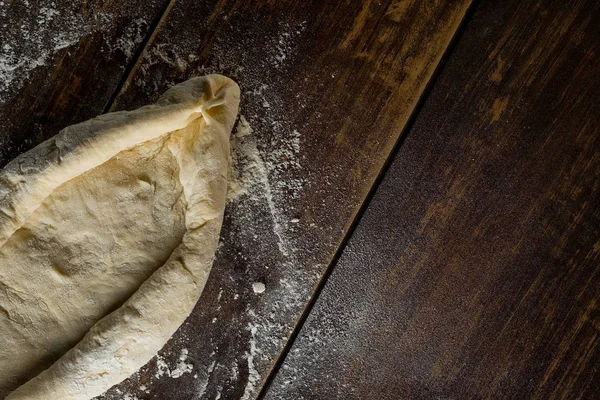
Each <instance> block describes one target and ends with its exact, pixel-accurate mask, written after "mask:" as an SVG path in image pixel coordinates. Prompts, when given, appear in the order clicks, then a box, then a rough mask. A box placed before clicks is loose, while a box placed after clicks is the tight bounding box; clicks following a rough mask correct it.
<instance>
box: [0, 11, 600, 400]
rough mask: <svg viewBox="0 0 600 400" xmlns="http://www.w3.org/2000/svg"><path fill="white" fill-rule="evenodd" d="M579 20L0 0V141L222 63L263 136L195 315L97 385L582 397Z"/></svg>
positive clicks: (585, 173)
mask: <svg viewBox="0 0 600 400" xmlns="http://www.w3.org/2000/svg"><path fill="white" fill-rule="evenodd" d="M599 21H600V6H599V5H598V3H597V2H594V1H591V0H586V1H578V2H572V3H571V2H570V3H569V4H565V3H564V2H560V1H543V2H542V1H533V0H525V1H516V0H515V1H506V2H493V1H491V0H490V1H485V0H482V1H479V2H473V1H470V0H455V1H446V2H440V1H417V0H404V1H367V0H365V1H338V0H331V1H327V2H321V1H293V0H281V1H257V2H239V1H233V0H231V1H229V0H201V1H199V0H178V1H166V0H154V1H151V2H148V1H139V0H128V1H126V2H111V1H107V0H104V1H101V0H98V1H93V2H90V1H74V2H73V1H71V2H68V1H65V0H57V1H55V2H54V3H52V4H51V6H48V4H47V2H41V1H39V0H29V2H16V1H10V0H4V3H2V5H0V38H1V39H0V122H1V126H3V127H4V129H3V130H2V132H0V143H2V146H1V148H0V158H1V162H2V163H3V164H5V163H6V162H8V161H9V160H10V159H11V158H13V157H14V156H16V155H17V154H19V153H20V152H22V151H24V150H26V149H28V148H31V147H33V146H35V145H36V144H38V143H40V142H41V141H43V140H45V139H46V138H48V137H50V136H52V135H54V134H56V133H57V132H58V131H59V130H60V129H61V128H63V127H65V126H68V125H70V124H72V123H75V122H79V121H83V120H85V119H88V118H90V117H92V116H94V115H97V114H99V113H102V112H106V111H109V110H122V109H133V108H136V107H139V106H142V105H145V104H148V103H150V102H152V101H154V100H156V98H157V97H158V96H159V95H160V94H161V93H162V92H163V91H164V90H165V89H166V88H168V87H169V86H171V85H173V84H175V83H178V82H181V81H183V80H185V79H188V78H189V77H192V76H196V75H203V74H207V73H223V74H226V75H229V76H232V77H233V78H234V79H236V80H237V81H238V82H239V84H240V87H241V88H242V93H243V95H242V104H241V110H240V113H241V114H242V115H244V117H245V119H246V120H247V121H248V123H249V125H250V126H251V128H252V131H253V133H252V135H250V136H249V137H246V138H241V139H236V140H237V142H236V144H237V145H238V146H239V149H247V148H248V146H250V147H252V146H254V147H253V148H255V149H256V150H258V152H259V153H260V159H259V160H258V161H259V164H260V168H261V171H262V175H260V174H259V175H260V177H259V178H260V179H256V177H255V179H254V181H251V184H250V185H249V186H248V193H247V194H245V195H242V196H240V197H238V198H237V199H236V200H233V201H232V202H230V203H229V204H228V206H227V210H226V218H225V223H224V226H223V231H222V235H221V236H222V237H221V246H220V248H219V251H218V254H217V258H216V262H215V265H214V267H213V271H212V273H211V277H210V279H209V282H208V284H207V287H206V289H205V292H204V293H203V295H202V298H201V300H200V302H199V303H198V305H197V307H196V309H195V311H194V312H193V314H192V316H191V317H190V318H189V319H188V321H187V322H186V323H185V324H184V326H183V327H182V328H181V329H180V330H179V331H178V333H177V334H176V335H175V336H174V337H173V338H172V339H171V341H169V343H168V344H167V345H166V347H165V349H163V351H162V352H161V354H160V356H159V357H158V358H155V359H153V360H152V361H151V362H150V363H149V364H148V365H147V366H145V367H144V368H143V369H142V370H141V371H140V372H139V373H138V374H136V375H135V376H133V377H132V378H131V379H129V380H127V381H125V382H124V383H122V384H120V385H118V387H115V388H113V389H111V390H110V391H109V392H108V393H107V394H106V395H104V396H102V397H101V398H103V399H107V400H108V399H123V398H128V399H134V398H137V399H140V400H141V399H182V400H183V399H186V400H188V399H197V398H202V399H240V398H242V399H251V398H257V397H259V398H265V399H337V398H340V399H341V398H344V399H400V398H424V399H429V398H515V399H517V398H518V399H521V398H541V399H551V398H582V399H594V398H600V388H599V383H598V382H599V381H600V378H599V374H598V366H599V365H600V350H599V349H598V342H599V335H598V333H599V331H600V313H599V311H598V302H599V301H600V275H599V274H598V273H597V272H598V270H599V267H598V263H599V253H600V239H599V237H600V235H599V234H600V209H599V205H600V194H599V193H598V192H599V190H600V176H599V175H600V165H599V164H600V128H598V123H599V122H600V121H599V120H600V80H599V78H598V74H599V72H600V65H599V64H600V58H599V56H600V54H599V53H600V49H599V46H600V40H599V38H600V24H599V23H598V22H599ZM7 46H8V47H7ZM254 161H256V160H254ZM238 162H239V165H238V167H239V168H240V169H241V171H242V173H247V174H250V175H252V174H254V175H256V170H255V169H252V168H254V167H253V165H254V164H251V163H249V160H247V159H245V158H244V157H243V154H242V155H241V156H240V158H239V160H238ZM250 175H248V176H250ZM259 283H262V284H264V286H265V291H264V292H262V293H259V292H260V290H258V291H257V290H254V288H256V287H258V286H256V285H253V284H259ZM253 286H254V288H253ZM184 349H185V350H186V351H187V352H188V353H187V354H186V353H183V355H182V351H183V350H184ZM180 357H181V360H180ZM178 366H179V367H184V368H183V370H182V369H181V368H178ZM188 366H190V367H189V368H188ZM182 371H183V372H182Z"/></svg>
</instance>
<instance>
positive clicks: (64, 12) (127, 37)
mask: <svg viewBox="0 0 600 400" xmlns="http://www.w3.org/2000/svg"><path fill="white" fill-rule="evenodd" d="M23 16H26V18H23ZM117 19H118V18H115V15H114V14H110V12H107V11H104V10H97V11H96V10H92V12H89V11H88V12H85V11H84V12H82V11H80V10H77V7H73V5H72V4H71V3H70V2H67V1H64V0H57V1H52V2H47V3H45V4H44V6H43V7H39V8H37V7H33V8H30V6H29V3H28V2H23V1H21V2H12V1H9V2H8V3H7V2H4V1H3V2H0V21H9V20H16V21H19V24H14V23H13V24H4V25H0V38H1V42H2V45H0V103H1V102H2V101H7V100H8V99H9V97H8V95H9V94H11V93H16V92H17V91H18V90H19V89H20V88H21V87H22V86H23V84H24V83H25V82H26V81H27V78H28V77H29V74H30V72H31V71H32V70H34V69H36V68H38V67H41V66H46V65H50V64H51V63H52V58H53V57H54V56H55V55H56V53H58V52H59V51H61V50H63V49H67V48H69V47H71V46H73V45H75V44H77V43H78V42H79V41H80V40H81V39H82V38H83V37H85V36H88V35H90V34H92V33H100V34H101V35H102V37H103V38H104V43H103V44H102V46H103V53H105V54H106V55H107V56H109V57H110V56H111V54H112V53H113V51H115V50H120V51H122V52H123V53H124V54H125V56H126V58H127V60H129V59H130V58H131V57H132V56H133V54H134V53H135V50H136V49H137V47H138V46H139V44H140V43H141V42H142V40H143V37H144V34H145V32H146V31H147V29H148V26H149V25H148V23H147V22H146V21H145V20H144V19H143V18H133V19H132V20H131V21H130V22H128V23H127V24H124V26H122V27H121V26H118V24H117V23H116V22H115V21H116V20H117ZM121 28H122V33H121V34H120V36H118V37H117V38H114V37H113V35H106V36H105V33H107V32H114V31H115V29H121Z"/></svg>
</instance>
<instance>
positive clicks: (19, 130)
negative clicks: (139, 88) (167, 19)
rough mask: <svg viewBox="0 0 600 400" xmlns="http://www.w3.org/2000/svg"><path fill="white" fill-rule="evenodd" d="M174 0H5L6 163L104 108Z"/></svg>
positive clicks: (2, 93) (1, 36) (0, 85)
mask: <svg viewBox="0 0 600 400" xmlns="http://www.w3.org/2000/svg"><path fill="white" fill-rule="evenodd" d="M167 4H168V1H167V0H151V1H146V0H126V1H118V2H114V1H110V0H91V1H86V0H77V1H67V0H54V1H52V2H51V1H41V0H28V1H16V0H4V1H2V3H1V5H0V127H2V130H1V131H0V166H3V165H5V164H6V163H7V162H8V161H10V160H11V159H13V158H14V157H16V156H17V155H18V154H20V153H22V152H24V151H26V150H28V149H30V148H32V147H34V146H35V145H37V144H39V143H40V142H42V141H44V140H45V139H48V138H49V137H52V136H54V135H55V134H57V133H58V132H59V130H60V129H62V128H64V127H65V126H68V125H71V124H74V123H77V122H82V121H85V120H86V119H89V118H92V117H95V116H96V115H98V114H101V113H102V112H103V111H104V108H105V107H106V105H107V103H108V101H109V99H110V98H111V96H112V94H113V92H114V91H115V90H116V89H117V86H118V83H119V81H120V80H121V77H122V75H123V73H124V71H125V68H126V67H127V65H128V64H129V62H131V60H132V59H133V58H134V56H135V53H136V52H137V51H138V47H139V46H140V45H141V44H142V42H143V38H144V36H145V35H146V34H147V33H148V30H149V29H151V28H152V27H153V25H154V24H155V22H156V20H157V19H158V18H160V16H161V15H162V12H163V10H164V8H165V7H166V5H167Z"/></svg>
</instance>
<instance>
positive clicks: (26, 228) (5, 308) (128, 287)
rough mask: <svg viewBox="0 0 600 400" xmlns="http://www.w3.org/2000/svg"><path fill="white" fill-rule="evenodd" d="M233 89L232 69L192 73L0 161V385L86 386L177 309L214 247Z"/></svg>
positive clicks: (177, 316)
mask: <svg viewBox="0 0 600 400" xmlns="http://www.w3.org/2000/svg"><path fill="white" fill-rule="evenodd" d="M238 103H239V88H238V86H237V85H236V84H235V83H234V82H233V81H232V80H230V79H228V78H226V77H223V76H220V75H209V76H207V77H203V78H194V79H191V80H189V81H186V82H184V83H182V84H180V85H177V86H175V87H173V88H172V89H170V90H169V91H167V92H166V93H165V94H164V95H163V96H162V97H161V98H160V100H159V101H158V102H157V103H156V104H154V105H151V106H147V107H143V108H141V109H138V110H135V111H130V112H118V113H111V114H106V115H103V116H100V117H98V118H95V119H92V120H90V121H87V122H84V123H82V124H78V125H74V126H71V127H68V128H66V129H64V130H63V131H61V132H60V133H59V134H58V135H56V136H55V137H53V138H52V139H50V140H48V141H46V142H44V143H42V144H41V145H39V146H37V147H36V148H34V149H33V150H31V151H29V152H27V153H25V154H23V155H21V156H19V157H18V158H16V159H15V160H13V161H12V162H11V163H9V164H8V165H7V166H6V167H5V168H4V169H3V170H2V171H0V337H1V338H2V346H0V399H5V398H6V399H7V400H22V399H23V400H24V399H28V400H38V399H39V400H48V399H61V400H69V399H77V400H82V399H90V398H92V397H94V396H97V395H99V394H102V393H103V392H104V391H106V390H107V389H109V388H110V387H111V386H113V385H115V384H117V383H119V382H121V381H122V380H123V379H125V378H127V377H128V376H129V375H131V374H132V373H134V372H135V371H137V370H138V369H139V368H140V367H141V366H143V365H144V364H145V363H146V362H148V361H149V360H150V359H151V358H152V357H153V356H154V355H155V354H156V353H157V351H158V350H160V349H161V348H162V347H163V345H164V344H165V343H166V341H167V340H168V339H169V338H170V337H171V335H172V334H173V333H174V332H175V331H176V330H177V328H178V327H179V326H180V325H181V324H182V323H183V321H184V320H185V318H186V317H187V316H188V315H189V313H190V312H191V311H192V309H193V307H194V305H195V304H196V301H197V300H198V298H199V296H200V294H201V292H202V289H203V288H204V285H205V283H206V279H207V277H208V273H209V271H210V268H211V266H212V261H213V257H214V253H215V250H216V247H217V243H218V238H219V231H220V228H221V222H222V218H223V210H224V207H225V198H226V190H227V166H228V162H229V134H230V132H231V129H232V127H233V124H234V122H235V118H236V115H237V110H238ZM15 389H16V390H15ZM11 391H12V393H11ZM9 393H10V394H9ZM6 396H8V397H6Z"/></svg>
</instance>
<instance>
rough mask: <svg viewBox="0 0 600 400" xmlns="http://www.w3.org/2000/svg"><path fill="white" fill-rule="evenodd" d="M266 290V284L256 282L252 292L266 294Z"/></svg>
mask: <svg viewBox="0 0 600 400" xmlns="http://www.w3.org/2000/svg"><path fill="white" fill-rule="evenodd" d="M265 289H266V288H265V284H264V283H262V282H254V283H253V284H252V290H253V291H254V293H264V292H265Z"/></svg>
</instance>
